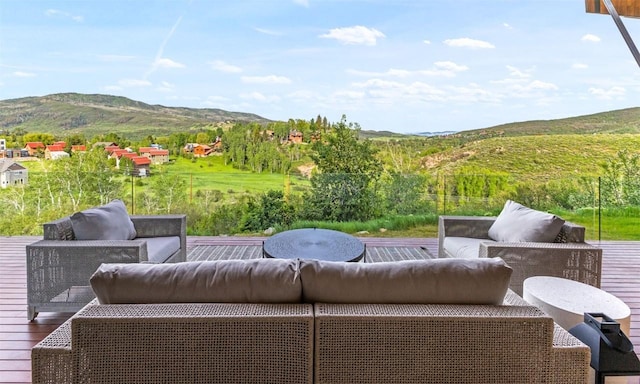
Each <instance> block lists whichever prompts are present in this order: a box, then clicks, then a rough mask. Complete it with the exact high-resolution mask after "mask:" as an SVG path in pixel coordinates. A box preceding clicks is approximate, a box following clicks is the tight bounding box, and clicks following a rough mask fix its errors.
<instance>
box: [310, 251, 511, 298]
mask: <svg viewBox="0 0 640 384" xmlns="http://www.w3.org/2000/svg"><path fill="white" fill-rule="evenodd" d="M511 273H512V269H511V267H509V266H508V265H507V264H506V263H505V262H504V261H503V260H502V259H501V258H498V257H496V258H486V259H431V260H408V261H398V262H381V263H370V264H368V263H339V262H328V261H318V260H301V261H300V275H301V280H302V295H303V300H304V301H305V302H309V303H314V302H320V303H334V304H491V305H498V304H502V302H503V299H504V296H505V294H506V293H507V289H508V288H509V283H510V279H511Z"/></svg>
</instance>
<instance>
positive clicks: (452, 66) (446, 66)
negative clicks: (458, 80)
mask: <svg viewBox="0 0 640 384" xmlns="http://www.w3.org/2000/svg"><path fill="white" fill-rule="evenodd" d="M433 65H434V66H435V67H436V68H438V69H442V70H445V71H451V72H463V71H466V70H468V69H469V67H467V66H466V65H460V64H456V63H454V62H452V61H437V62H435V63H433Z"/></svg>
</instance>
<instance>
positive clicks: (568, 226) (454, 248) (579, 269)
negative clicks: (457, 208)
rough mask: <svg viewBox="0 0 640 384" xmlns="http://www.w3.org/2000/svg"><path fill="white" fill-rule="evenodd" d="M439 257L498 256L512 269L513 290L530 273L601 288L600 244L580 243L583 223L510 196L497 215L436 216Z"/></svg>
mask: <svg viewBox="0 0 640 384" xmlns="http://www.w3.org/2000/svg"><path fill="white" fill-rule="evenodd" d="M438 257H439V258H467V259H475V258H491V257H500V258H502V259H503V260H504V261H505V262H506V263H507V264H508V265H509V266H510V267H511V268H513V275H512V276H511V285H510V288H511V289H512V290H513V291H514V292H516V293H517V294H518V295H522V284H523V282H524V280H525V279H527V278H528V277H531V276H556V277H563V278H567V279H571V280H575V281H579V282H582V283H585V284H589V285H592V286H594V287H598V288H600V279H601V277H600V276H601V271H602V249H601V248H598V247H595V246H593V245H591V244H588V243H586V242H585V228H584V227H583V226H580V225H577V224H574V223H570V222H568V221H565V220H563V219H561V218H559V217H557V216H554V215H551V214H547V213H544V212H540V211H536V210H533V209H530V208H527V207H524V206H522V205H520V204H518V203H515V202H513V201H507V202H506V204H505V207H504V209H503V210H502V212H501V213H500V215H499V216H497V217H483V216H440V218H439V226H438Z"/></svg>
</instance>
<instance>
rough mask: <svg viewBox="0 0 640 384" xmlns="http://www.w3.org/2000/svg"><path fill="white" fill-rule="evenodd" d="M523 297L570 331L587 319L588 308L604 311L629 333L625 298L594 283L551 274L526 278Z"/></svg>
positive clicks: (628, 312)
mask: <svg viewBox="0 0 640 384" xmlns="http://www.w3.org/2000/svg"><path fill="white" fill-rule="evenodd" d="M522 289H523V294H522V297H523V298H524V299H525V300H526V301H528V302H529V303H530V304H533V305H535V306H537V307H538V308H540V309H541V310H542V311H543V312H545V313H546V314H547V315H549V316H551V317H552V318H553V320H554V321H555V322H556V323H557V324H558V325H559V326H561V327H562V328H564V329H566V330H567V331H568V330H569V329H571V328H573V327H574V326H576V325H578V324H580V323H582V322H584V313H585V312H596V313H604V314H606V315H607V316H609V317H610V318H612V319H614V320H615V321H617V322H618V323H620V329H621V330H622V331H623V332H624V333H625V334H626V335H627V336H628V335H629V328H630V325H631V310H630V309H629V306H628V305H627V304H625V303H624V302H623V301H622V300H620V299H618V298H617V297H615V296H613V295H612V294H610V293H608V292H605V291H603V290H601V289H598V288H596V287H592V286H591V285H588V284H584V283H580V282H577V281H573V280H569V279H563V278H560V277H551V276H535V277H530V278H528V279H526V280H525V281H524V283H523V286H522Z"/></svg>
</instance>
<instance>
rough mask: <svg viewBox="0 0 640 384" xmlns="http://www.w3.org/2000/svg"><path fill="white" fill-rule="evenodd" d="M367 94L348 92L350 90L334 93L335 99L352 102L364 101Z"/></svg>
mask: <svg viewBox="0 0 640 384" xmlns="http://www.w3.org/2000/svg"><path fill="white" fill-rule="evenodd" d="M366 95H367V94H366V93H365V92H362V91H348V90H341V91H336V92H334V93H333V95H332V96H333V97H334V98H336V97H339V98H346V99H352V100H361V99H364V97H365V96H366Z"/></svg>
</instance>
